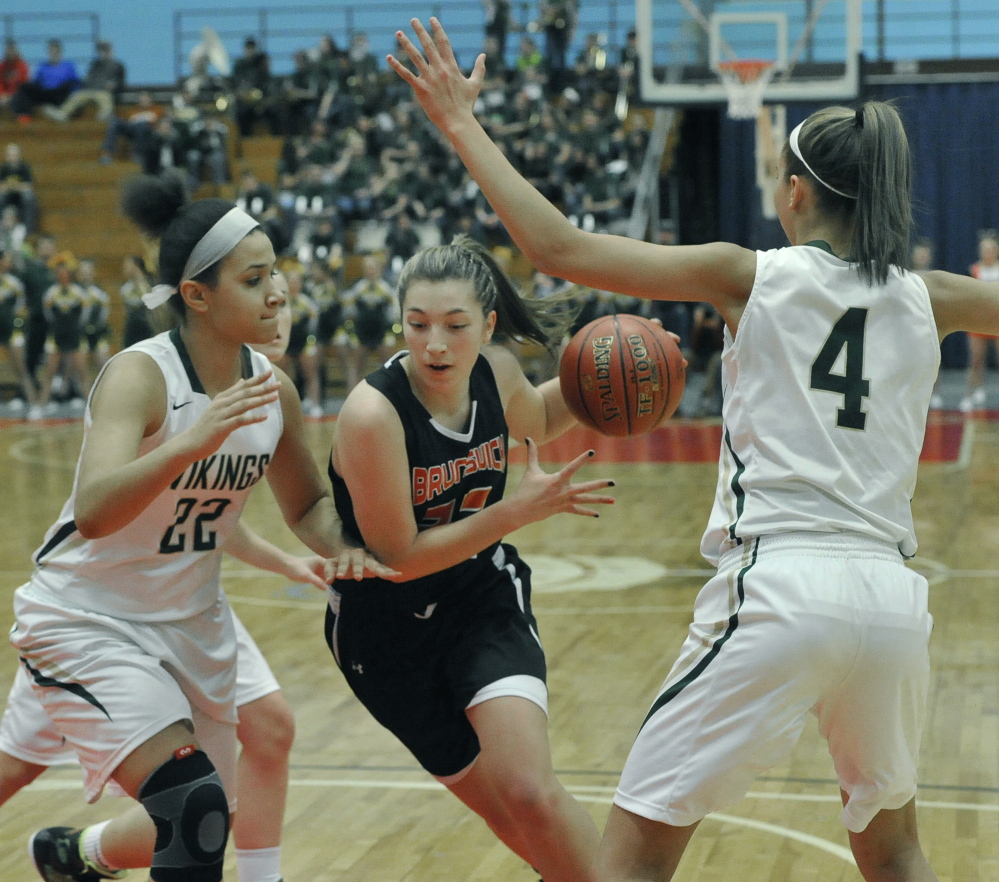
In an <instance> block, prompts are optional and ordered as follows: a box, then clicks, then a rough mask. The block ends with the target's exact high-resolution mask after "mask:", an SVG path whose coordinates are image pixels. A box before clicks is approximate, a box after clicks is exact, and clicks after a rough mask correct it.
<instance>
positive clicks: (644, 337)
mask: <svg viewBox="0 0 999 882" xmlns="http://www.w3.org/2000/svg"><path fill="white" fill-rule="evenodd" d="M686 377H687V372H686V365H685V363H684V359H683V354H682V353H681V352H680V349H679V347H678V346H677V345H676V341H675V340H674V339H673V338H672V337H671V336H670V335H669V334H668V333H666V331H665V330H663V328H662V326H661V325H658V324H656V323H655V322H650V321H649V320H648V319H644V318H642V317H641V316H637V315H608V316H603V317H602V318H598V319H596V320H594V321H592V322H590V323H589V324H588V325H586V327H584V328H582V329H581V330H580V331H579V332H577V333H576V335H575V336H574V337H573V338H572V339H571V340H570V341H569V344H568V345H567V346H566V348H565V352H563V353H562V360H561V362H560V364H559V383H560V385H561V388H562V395H563V397H564V398H565V401H566V404H567V405H568V406H569V410H571V411H572V413H573V416H575V417H576V418H577V419H578V420H579V421H580V422H581V423H584V424H585V425H588V426H591V427H592V428H594V429H596V430H597V431H598V432H601V433H603V434H604V435H615V436H624V435H643V434H645V433H646V432H649V431H651V430H652V429H654V428H655V427H656V426H659V425H661V424H662V423H664V422H665V421H666V420H667V419H669V418H670V417H671V416H672V415H673V414H674V413H675V412H676V409H677V407H678V406H679V405H680V399H681V398H683V387H684V384H685V382H686Z"/></svg>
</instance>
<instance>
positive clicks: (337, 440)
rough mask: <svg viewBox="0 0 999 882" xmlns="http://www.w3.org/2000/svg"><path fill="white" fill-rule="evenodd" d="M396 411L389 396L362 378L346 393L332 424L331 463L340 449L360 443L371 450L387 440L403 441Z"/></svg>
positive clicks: (335, 463) (360, 448)
mask: <svg viewBox="0 0 999 882" xmlns="http://www.w3.org/2000/svg"><path fill="white" fill-rule="evenodd" d="M404 437H405V436H404V432H403V428H402V422H401V420H400V419H399V413H398V411H397V410H396V409H395V407H394V406H393V404H392V402H391V401H389V399H388V398H387V397H386V396H385V395H384V394H382V393H381V392H379V391H378V390H377V389H375V387H374V386H371V385H370V384H369V383H367V382H366V381H365V380H361V382H360V383H358V384H357V385H356V386H355V387H354V388H353V389H352V390H351V392H350V394H349V395H348V396H347V400H346V401H345V402H344V404H343V407H342V408H341V409H340V413H339V414H338V415H337V420H336V423H335V424H334V426H333V451H332V455H333V460H334V467H336V465H337V460H338V459H339V458H340V456H342V455H343V454H342V453H341V452H340V451H341V449H349V448H350V447H351V446H354V445H360V447H358V448H357V449H358V450H368V451H370V450H371V449H373V448H374V447H377V446H380V445H381V444H384V443H386V442H393V443H394V442H395V441H400V442H403V441H404Z"/></svg>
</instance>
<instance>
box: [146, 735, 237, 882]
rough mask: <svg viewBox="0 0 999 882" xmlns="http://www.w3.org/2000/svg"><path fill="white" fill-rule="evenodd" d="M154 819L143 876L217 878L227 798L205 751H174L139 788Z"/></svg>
mask: <svg viewBox="0 0 999 882" xmlns="http://www.w3.org/2000/svg"><path fill="white" fill-rule="evenodd" d="M138 799H139V802H141V803H142V805H143V808H145V810H146V811H147V812H149V816H150V817H151V818H152V819H153V822H154V823H155V824H156V846H155V848H154V850H153V862H152V864H151V866H150V868H149V878H150V879H152V880H155V882H221V879H222V860H223V858H224V857H225V846H226V841H227V840H228V838H229V801H228V800H227V799H226V795H225V790H224V789H223V788H222V779H221V778H220V777H219V773H218V772H216V771H215V766H213V765H212V761H211V760H210V759H208V756H207V754H205V753H204V752H203V751H201V750H197V749H195V748H194V747H193V746H191V747H184V748H181V749H180V750H178V751H175V752H174V756H173V758H172V759H169V760H167V761H166V762H165V763H163V765H162V766H160V767H159V768H158V769H157V770H156V771H155V772H153V773H152V774H151V775H150V776H149V777H148V778H147V779H146V780H145V781H144V782H143V784H142V786H141V787H140V788H139V792H138Z"/></svg>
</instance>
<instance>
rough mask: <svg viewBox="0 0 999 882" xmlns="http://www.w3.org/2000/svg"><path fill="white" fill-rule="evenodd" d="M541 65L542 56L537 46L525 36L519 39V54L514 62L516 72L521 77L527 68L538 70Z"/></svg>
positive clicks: (542, 61)
mask: <svg viewBox="0 0 999 882" xmlns="http://www.w3.org/2000/svg"><path fill="white" fill-rule="evenodd" d="M543 63H544V56H543V55H542V54H541V50H540V49H539V48H538V44H537V43H535V42H534V40H532V39H531V38H530V37H528V36H527V35H526V34H525V35H524V36H523V37H521V38H520V44H519V53H518V55H517V60H516V61H515V62H514V64H515V66H516V68H517V72H518V73H519V74H520V75H521V76H523V75H524V72H525V71H526V70H527V69H528V68H534V69H538V68H540V67H541V65H542V64H543Z"/></svg>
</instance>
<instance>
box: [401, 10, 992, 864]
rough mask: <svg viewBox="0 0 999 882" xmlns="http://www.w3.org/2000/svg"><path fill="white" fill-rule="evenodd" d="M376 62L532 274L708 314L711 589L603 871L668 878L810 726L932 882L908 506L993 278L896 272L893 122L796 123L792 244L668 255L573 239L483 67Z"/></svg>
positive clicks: (874, 117)
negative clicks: (946, 374)
mask: <svg viewBox="0 0 999 882" xmlns="http://www.w3.org/2000/svg"><path fill="white" fill-rule="evenodd" d="M413 27H414V30H415V31H416V34H417V36H418V38H419V43H420V44H421V46H422V50H423V51H422V52H421V51H420V49H419V48H418V47H417V46H416V45H414V44H413V43H412V42H411V41H410V40H409V39H408V38H407V37H406V36H405V35H404V34H403V33H402V32H398V34H397V36H398V39H399V40H400V43H401V45H402V47H403V49H404V50H405V51H406V53H407V55H408V56H409V59H410V61H411V62H412V64H413V67H414V70H415V72H413V71H410V70H409V69H407V68H406V67H404V66H403V65H402V64H401V63H400V62H399V61H398V60H396V59H394V58H391V57H390V58H389V62H390V64H391V66H392V67H393V68H394V70H395V71H396V72H397V73H398V74H399V75H400V76H401V77H402V78H403V79H404V80H405V81H406V82H407V83H409V84H410V85H411V86H412V87H413V90H414V92H415V94H416V97H417V99H418V100H419V101H420V103H421V105H422V106H423V108H424V110H425V111H426V112H427V114H428V116H429V117H430V119H431V120H432V121H433V122H434V123H435V124H436V125H437V126H438V127H439V128H440V130H441V131H442V132H443V133H444V135H446V136H447V138H448V139H449V140H450V141H451V143H452V145H453V146H454V147H455V149H456V150H457V151H458V154H459V155H460V156H461V158H462V160H463V162H464V163H465V165H466V166H467V168H468V170H469V171H470V172H471V174H472V176H473V177H474V178H475V180H476V181H477V182H478V184H479V186H480V187H481V188H482V191H483V193H484V195H485V196H486V198H487V199H488V200H489V203H490V205H492V207H493V209H494V210H495V211H496V212H497V214H498V215H499V216H500V218H501V219H502V221H503V223H504V225H505V226H506V229H507V230H508V231H509V232H510V235H511V236H512V237H513V238H514V240H515V241H516V243H517V245H519V246H520V248H521V249H522V250H523V251H524V254H525V256H526V257H527V258H528V260H529V261H530V262H531V264H532V265H533V266H535V267H536V268H538V269H539V270H541V271H542V272H545V273H548V274H550V275H553V276H558V277H560V278H564V279H568V280H569V281H572V282H576V283H578V284H581V285H589V286H591V287H594V288H600V289H605V290H609V291H618V292H621V293H623V294H627V295H631V296H634V297H644V298H648V299H659V300H695V301H706V302H709V303H712V304H714V306H715V307H716V308H717V309H718V311H719V312H720V313H721V315H722V316H723V318H724V319H725V325H726V330H725V347H724V351H723V356H722V358H723V385H724V405H723V412H722V417H723V421H724V438H723V443H722V449H721V455H720V463H719V466H720V467H719V480H718V489H717V494H716V497H715V503H714V508H713V511H712V513H711V517H710V520H709V524H708V528H707V530H706V532H705V534H704V540H703V542H702V546H701V548H702V552H703V554H704V555H705V556H706V557H707V559H708V560H709V561H711V562H712V563H715V564H717V567H718V572H717V575H716V576H714V577H713V578H712V579H710V580H709V581H708V583H707V585H705V587H704V589H703V590H702V592H701V594H700V595H699V596H698V599H697V603H696V606H695V609H694V623H693V624H692V625H691V627H690V636H689V638H688V640H687V641H686V643H685V644H684V646H683V648H682V649H681V653H680V657H679V660H678V661H677V663H676V665H675V666H674V668H673V670H672V672H671V673H670V674H669V676H668V677H667V679H666V682H665V683H664V685H663V688H662V691H661V692H660V694H659V696H658V697H657V698H656V700H655V702H654V703H653V705H652V708H651V710H650V711H649V714H648V716H647V718H646V720H645V723H644V725H643V726H642V729H641V731H640V733H639V735H638V737H637V740H636V742H635V745H634V747H633V749H632V752H631V755H630V756H629V758H628V762H627V764H626V767H625V770H624V774H623V777H622V779H621V782H620V785H619V788H618V791H617V795H616V796H615V804H614V806H613V807H612V809H611V814H610V817H609V819H608V822H607V827H606V830H605V833H604V837H603V841H602V843H601V849H600V855H599V857H598V861H597V863H598V877H599V878H600V879H602V880H620V879H643V880H650V879H657V880H658V879H670V878H671V877H672V875H673V873H674V871H675V869H676V866H677V863H678V862H679V860H680V857H681V855H682V853H683V850H684V848H685V846H686V844H687V842H688V841H689V839H690V837H691V835H692V834H693V832H694V830H695V828H696V826H697V824H698V822H699V821H700V820H701V819H702V818H703V817H704V816H705V815H706V814H707V813H709V812H711V811H713V810H715V809H721V808H723V807H724V806H726V805H728V804H730V803H732V802H735V801H736V800H737V799H739V798H741V797H742V796H743V795H744V794H745V792H746V790H747V789H748V787H749V786H750V784H751V782H752V781H753V778H754V776H755V775H756V774H757V773H758V772H759V771H761V770H762V769H764V768H766V767H767V766H770V765H775V764H778V763H780V762H783V761H784V760H785V759H786V757H787V756H788V754H789V752H790V750H791V748H792V747H793V745H794V744H795V742H796V741H797V738H798V736H799V734H800V732H801V730H802V728H803V726H804V725H805V723H806V720H807V717H808V714H809V712H810V711H811V712H812V713H814V714H815V715H816V716H817V717H818V721H819V729H820V731H821V733H822V734H823V736H824V737H825V738H826V739H827V742H828V745H829V750H830V753H831V754H832V758H833V762H834V765H835V767H836V772H837V775H838V777H839V782H840V787H841V790H842V793H843V801H844V808H843V811H842V820H843V822H844V824H845V825H846V827H847V829H848V830H849V833H850V844H851V846H852V848H853V852H854V854H855V856H856V858H857V864H858V866H859V868H860V870H861V872H862V873H863V875H864V877H865V878H866V879H868V880H875V879H876V880H889V879H890V880H932V879H935V878H936V876H935V875H934V874H933V871H932V870H931V869H930V867H929V865H928V863H927V861H926V859H925V857H924V856H923V853H922V850H921V848H920V846H919V840H918V836H917V831H916V812H915V793H916V758H917V753H918V749H919V740H920V734H921V729H922V725H923V718H924V715H925V714H924V712H925V701H926V693H927V680H928V667H929V660H928V653H927V640H928V639H929V634H930V628H931V619H930V615H929V613H928V611H927V584H926V581H925V580H924V579H923V578H922V577H921V576H919V575H918V574H917V573H915V572H913V571H912V570H909V569H908V568H907V567H905V566H904V565H903V561H904V559H905V558H907V557H911V556H912V555H913V554H915V551H916V538H915V535H914V531H913V523H912V514H911V511H910V505H909V500H910V498H911V497H912V493H913V490H914V487H915V480H916V467H917V462H918V458H919V452H920V449H921V446H922V441H923V434H924V430H925V423H926V414H927V408H928V405H929V400H930V394H931V391H932V388H933V380H934V377H935V376H936V372H937V366H938V363H939V345H938V344H939V340H940V339H941V338H942V337H943V336H944V335H946V334H948V333H950V332H951V331H956V330H967V331H974V332H978V333H986V334H996V333H999V284H996V283H985V282H982V281H979V280H976V279H972V278H969V277H966V276H958V275H954V274H950V273H945V272H929V273H926V274H924V275H916V274H913V273H909V272H907V271H905V270H903V269H902V267H903V266H905V263H906V259H907V254H908V249H909V232H910V226H911V205H910V192H909V187H910V160H909V150H908V143H907V140H906V135H905V131H904V129H903V127H902V123H901V120H900V119H899V117H898V115H897V113H896V112H895V110H894V109H893V108H892V107H890V106H889V105H886V104H880V103H874V102H870V103H865V104H863V105H862V106H861V107H860V108H858V109H857V110H856V111H854V110H851V109H848V108H843V107H833V108H826V109H824V110H820V111H818V112H816V113H814V114H812V115H811V116H810V117H809V118H808V119H806V120H805V121H804V123H803V124H802V125H800V126H798V127H797V128H795V129H794V130H793V131H792V132H791V135H790V137H789V139H788V143H787V144H786V145H785V147H784V150H783V152H782V156H781V161H780V170H779V180H778V183H777V189H776V195H775V197H774V200H775V207H776V209H777V213H778V215H779V217H780V220H781V224H782V226H783V228H784V231H785V232H786V234H787V236H788V239H789V242H790V247H786V248H780V249H775V250H772V251H767V252H754V251H749V250H747V249H745V248H741V247H739V246H737V245H731V244H727V243H715V244H709V245H698V246H688V247H684V246H673V247H671V246H663V245H656V244H649V243H645V242H639V241H635V240H631V239H626V238H621V237H616V236H609V235H601V234H594V233H586V232H584V231H582V230H579V229H577V228H576V227H574V226H573V225H572V224H570V223H569V222H568V221H567V220H566V219H565V218H564V217H563V216H562V215H561V213H560V212H559V211H558V210H557V209H556V208H554V207H553V206H552V205H551V204H550V203H549V202H547V201H546V200H545V199H544V198H543V197H542V196H541V194H540V193H538V191H537V190H535V189H534V188H533V187H532V186H531V185H530V184H529V183H528V182H527V181H526V180H524V179H523V178H522V177H521V176H520V175H519V174H518V173H517V171H516V170H515V169H514V168H513V166H512V165H511V164H510V162H509V161H508V160H507V158H506V157H505V156H504V155H503V153H502V152H501V151H500V150H499V149H498V148H497V147H496V146H495V145H494V144H493V143H492V141H491V140H490V139H489V136H488V135H487V134H486V133H485V131H484V130H483V129H482V127H481V126H480V125H479V123H478V121H477V120H476V118H475V115H474V113H473V104H474V102H475V98H476V96H477V94H478V91H479V88H480V86H481V83H482V79H483V76H484V74H485V56H481V55H480V56H479V58H478V59H477V60H476V63H475V67H474V69H473V71H472V74H471V76H470V77H468V78H466V77H465V76H464V75H463V74H462V73H461V71H460V70H459V68H458V65H457V63H456V61H455V58H454V55H453V53H452V51H451V47H450V43H449V41H448V39H447V35H446V34H445V33H444V31H443V29H442V28H441V26H440V24H439V22H438V21H437V20H436V19H431V30H432V33H429V32H428V31H427V30H426V29H425V28H424V27H423V25H422V24H421V23H420V22H418V21H416V20H415V19H414V20H413Z"/></svg>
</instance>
